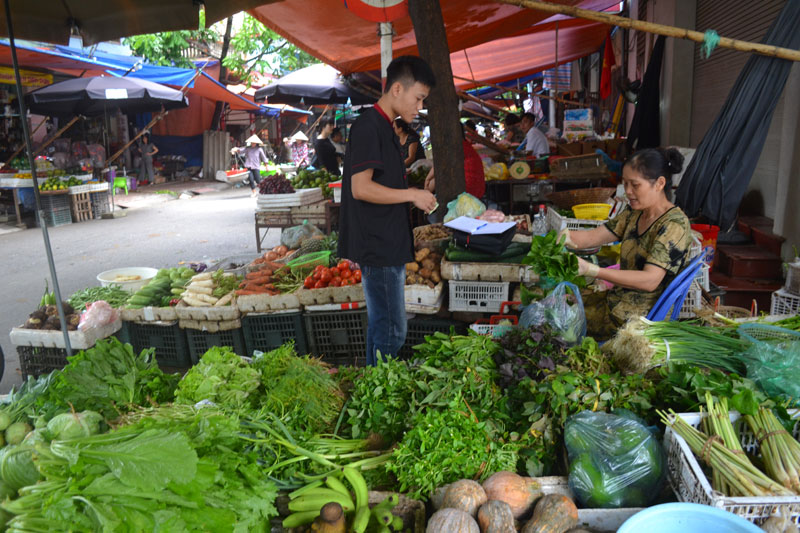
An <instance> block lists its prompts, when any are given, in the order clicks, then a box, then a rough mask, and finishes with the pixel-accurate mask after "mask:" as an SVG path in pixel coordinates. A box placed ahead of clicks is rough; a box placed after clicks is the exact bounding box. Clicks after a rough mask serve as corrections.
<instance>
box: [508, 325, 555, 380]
mask: <svg viewBox="0 0 800 533" xmlns="http://www.w3.org/2000/svg"><path fill="white" fill-rule="evenodd" d="M498 342H499V343H500V346H501V347H502V348H503V349H502V350H498V351H497V352H496V353H495V355H494V360H495V363H496V364H497V368H498V371H499V374H500V377H499V379H498V384H499V385H500V386H501V387H503V388H504V389H505V388H508V387H511V386H513V385H514V384H515V383H517V382H519V381H521V380H523V379H525V378H531V379H534V380H538V379H541V378H542V377H544V376H545V375H547V374H548V373H550V372H553V371H554V370H555V369H556V364H561V363H563V362H564V360H565V350H566V348H567V344H566V343H565V342H564V341H563V340H562V339H561V338H560V337H558V336H557V335H554V334H553V331H552V330H551V328H550V327H549V326H548V325H547V324H543V325H542V326H537V327H531V328H524V327H522V326H517V327H513V328H510V329H509V330H508V331H506V332H505V333H504V334H503V336H502V337H500V339H499V341H498Z"/></svg>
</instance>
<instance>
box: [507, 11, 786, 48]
mask: <svg viewBox="0 0 800 533" xmlns="http://www.w3.org/2000/svg"><path fill="white" fill-rule="evenodd" d="M495 1H497V2H502V3H504V4H511V5H514V6H519V7H525V8H528V9H536V10H538V11H546V12H547V13H552V14H557V15H569V16H572V17H576V18H582V19H587V20H593V21H595V22H601V23H603V24H609V25H611V26H619V27H621V28H629V29H632V30H637V31H644V32H648V33H655V34H658V35H666V36H667V37H677V38H678V39H688V40H690V41H695V42H697V43H703V42H705V34H704V33H703V32H700V31H695V30H687V29H684V28H676V27H675V26H667V25H666V24H656V23H654V22H645V21H642V20H633V19H629V18H627V17H620V16H618V15H611V14H609V13H601V12H598V11H592V10H590V9H581V8H579V7H573V6H565V5H562V4H554V3H551V2H543V1H542V0H495ZM718 46H721V47H722V48H731V49H733V50H738V51H740V52H754V53H756V54H761V55H765V56H769V57H778V58H780V59H788V60H790V61H800V50H792V49H790V48H782V47H780V46H772V45H768V44H761V43H751V42H749V41H740V40H739V39H731V38H729V37H720V38H719V43H718Z"/></svg>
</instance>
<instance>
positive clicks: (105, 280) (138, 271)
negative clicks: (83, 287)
mask: <svg viewBox="0 0 800 533" xmlns="http://www.w3.org/2000/svg"><path fill="white" fill-rule="evenodd" d="M157 273H158V269H157V268H150V267H125V268H114V269H111V270H106V271H105V272H100V273H99V274H98V275H97V281H99V282H100V285H102V286H103V287H107V286H108V285H119V286H120V287H122V288H123V289H125V290H126V291H130V292H136V291H138V290H139V289H141V288H142V287H144V286H145V285H146V284H147V282H148V281H150V280H151V279H153V278H154V277H155V276H156V274H157ZM121 276H139V279H136V280H131V281H117V278H118V277H121Z"/></svg>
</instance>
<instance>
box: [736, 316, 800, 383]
mask: <svg viewBox="0 0 800 533" xmlns="http://www.w3.org/2000/svg"><path fill="white" fill-rule="evenodd" d="M739 335H740V336H741V337H742V338H743V339H747V340H748V341H750V347H749V348H748V349H747V350H745V352H744V353H743V354H742V355H743V357H744V360H745V367H746V368H747V377H748V378H750V379H752V380H753V381H754V382H755V383H756V385H758V386H759V387H760V388H761V389H762V390H763V391H764V392H766V393H767V394H768V395H769V396H771V397H773V396H784V397H789V398H800V333H797V332H795V331H792V330H788V329H785V328H779V327H777V326H768V325H764V324H743V325H741V326H739Z"/></svg>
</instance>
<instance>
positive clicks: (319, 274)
mask: <svg viewBox="0 0 800 533" xmlns="http://www.w3.org/2000/svg"><path fill="white" fill-rule="evenodd" d="M321 275H322V274H321V273H320V272H319V271H318V272H314V274H312V275H311V279H313V280H314V281H319V278H320V276H321Z"/></svg>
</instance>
